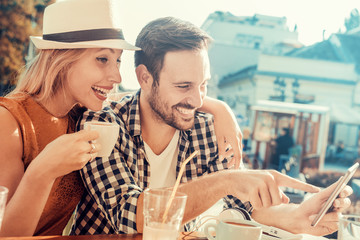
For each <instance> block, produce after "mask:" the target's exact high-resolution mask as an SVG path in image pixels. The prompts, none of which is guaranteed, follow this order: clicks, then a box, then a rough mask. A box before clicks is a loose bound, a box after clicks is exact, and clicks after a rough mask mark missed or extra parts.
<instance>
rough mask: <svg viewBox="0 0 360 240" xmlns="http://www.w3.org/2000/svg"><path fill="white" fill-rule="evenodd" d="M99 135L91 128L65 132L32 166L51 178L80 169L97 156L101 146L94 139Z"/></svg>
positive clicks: (47, 147) (43, 151)
mask: <svg viewBox="0 0 360 240" xmlns="http://www.w3.org/2000/svg"><path fill="white" fill-rule="evenodd" d="M98 137H99V134H98V132H97V131H91V130H81V131H79V132H76V133H71V134H64V135H62V136H60V137H58V138H56V139H55V140H54V141H52V142H50V143H49V144H48V145H47V146H46V147H45V148H44V149H43V150H42V151H41V152H40V154H39V155H38V156H37V157H36V158H35V159H34V160H33V162H32V163H31V166H32V167H35V168H33V169H37V171H41V174H44V176H46V177H48V178H49V179H51V180H53V179H55V178H57V177H60V176H63V175H66V174H68V173H70V172H72V171H75V170H79V169H81V168H83V167H84V166H85V164H86V163H87V162H88V161H90V160H92V159H94V158H95V157H96V155H97V152H98V151H99V150H100V148H101V146H100V145H99V144H97V143H92V141H94V140H96V139H97V138H98Z"/></svg>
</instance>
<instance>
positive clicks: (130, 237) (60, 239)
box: [0, 233, 207, 240]
mask: <svg viewBox="0 0 360 240" xmlns="http://www.w3.org/2000/svg"><path fill="white" fill-rule="evenodd" d="M105 239H106V240H142V234H113V235H79V236H36V237H0V240H105ZM205 239H206V240H207V238H204V237H197V236H196V234H192V235H191V236H184V234H183V233H181V234H180V236H179V238H178V240H205Z"/></svg>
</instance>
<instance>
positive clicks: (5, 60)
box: [0, 0, 52, 95]
mask: <svg viewBox="0 0 360 240" xmlns="http://www.w3.org/2000/svg"><path fill="white" fill-rule="evenodd" d="M51 2H52V1H51V0H1V1H0V95H2V90H4V88H5V87H8V86H14V85H15V84H16V82H17V73H18V72H19V70H20V69H21V68H22V67H23V66H24V64H25V56H26V54H27V49H28V46H29V36H30V35H41V29H42V16H43V12H44V8H45V6H47V5H48V4H49V3H51Z"/></svg>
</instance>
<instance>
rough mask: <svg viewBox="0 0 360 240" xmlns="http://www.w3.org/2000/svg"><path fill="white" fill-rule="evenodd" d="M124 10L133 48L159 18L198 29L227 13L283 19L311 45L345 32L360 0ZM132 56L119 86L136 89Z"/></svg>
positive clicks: (165, 2)
mask: <svg viewBox="0 0 360 240" xmlns="http://www.w3.org/2000/svg"><path fill="white" fill-rule="evenodd" d="M121 1H122V3H123V6H124V10H123V12H122V15H123V32H124V35H125V39H126V40H127V41H129V42H130V43H132V44H134V43H135V40H136V36H137V34H138V33H139V32H140V30H141V28H142V27H143V26H145V25H146V24H147V23H148V22H150V21H151V20H154V19H156V18H159V17H165V16H173V17H177V18H180V19H183V20H187V21H190V22H192V23H194V24H195V25H197V26H199V27H201V25H202V24H203V23H204V21H205V20H206V18H207V17H208V16H209V14H211V13H213V12H215V11H224V12H230V13H232V14H233V15H236V16H253V15H254V14H263V15H269V16H276V17H286V19H287V25H288V27H289V29H290V30H292V29H294V26H295V24H296V25H297V31H298V35H299V41H300V42H301V43H303V44H304V45H311V44H314V43H316V42H319V41H322V39H323V30H325V33H324V37H325V38H328V37H329V36H330V35H331V34H332V33H336V32H338V31H339V30H342V31H344V30H345V27H344V20H345V18H348V17H349V16H350V12H351V10H353V9H354V8H357V9H358V10H359V11H360V0H176V1H174V0H121ZM133 61H134V60H133V52H130V51H125V52H124V54H123V57H122V63H121V69H120V71H121V75H122V85H123V86H124V87H125V88H129V89H136V88H138V86H139V85H138V83H137V80H136V76H135V72H134V67H133V65H134V64H133Z"/></svg>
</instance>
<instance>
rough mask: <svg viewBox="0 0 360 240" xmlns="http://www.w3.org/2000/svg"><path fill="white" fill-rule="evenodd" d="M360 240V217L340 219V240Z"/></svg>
mask: <svg viewBox="0 0 360 240" xmlns="http://www.w3.org/2000/svg"><path fill="white" fill-rule="evenodd" d="M359 239H360V216H358V215H343V216H341V217H340V219H339V231H338V240H359Z"/></svg>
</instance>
